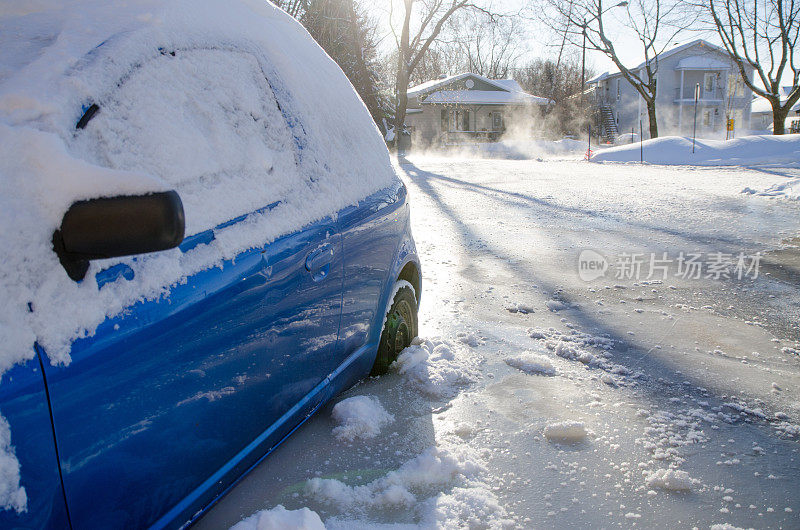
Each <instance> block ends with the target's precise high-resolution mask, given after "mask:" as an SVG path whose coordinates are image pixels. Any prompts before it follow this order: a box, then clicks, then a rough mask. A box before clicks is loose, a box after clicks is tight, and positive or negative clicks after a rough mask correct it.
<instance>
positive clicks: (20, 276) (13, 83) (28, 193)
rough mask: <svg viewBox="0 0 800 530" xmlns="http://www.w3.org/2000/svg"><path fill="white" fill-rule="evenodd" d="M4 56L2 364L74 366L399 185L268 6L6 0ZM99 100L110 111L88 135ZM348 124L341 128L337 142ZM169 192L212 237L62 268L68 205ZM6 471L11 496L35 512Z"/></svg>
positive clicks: (326, 66)
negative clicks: (86, 349)
mask: <svg viewBox="0 0 800 530" xmlns="http://www.w3.org/2000/svg"><path fill="white" fill-rule="evenodd" d="M0 49H2V50H3V52H2V54H0V189H2V190H3V193H2V194H0V226H1V227H3V228H2V230H0V246H2V248H3V249H4V251H3V254H2V256H0V294H2V297H3V304H2V305H0V337H2V338H3V348H2V350H1V351H0V375H2V373H3V372H5V371H6V370H8V369H9V368H10V367H11V366H13V365H14V364H15V363H18V362H23V361H25V360H28V359H31V358H32V357H33V344H34V342H35V341H38V342H39V343H40V344H41V345H42V346H43V347H44V348H45V350H46V351H47V353H48V356H49V359H50V362H52V363H68V362H69V361H70V348H71V344H72V341H73V340H75V339H77V338H80V337H85V336H90V335H91V334H92V333H93V332H94V330H95V329H96V328H97V326H98V325H99V324H100V323H102V322H103V321H104V320H105V319H106V318H109V317H112V316H115V315H117V314H119V313H121V312H122V311H124V309H125V308H126V307H128V306H130V305H131V304H133V303H134V302H136V301H139V300H142V299H147V300H152V299H157V298H158V297H160V296H163V295H165V294H166V293H168V292H169V289H170V287H171V286H173V285H176V284H178V283H180V282H182V281H184V280H185V279H186V278H187V277H188V276H189V275H191V274H194V273H197V272H199V271H201V270H204V269H207V268H210V267H213V266H215V265H218V264H220V262H221V259H229V258H233V257H235V256H236V255H237V254H238V253H239V252H241V251H243V250H246V249H248V248H252V247H256V246H260V245H263V244H264V243H267V242H269V241H270V240H272V239H274V238H277V237H279V236H281V235H284V234H287V233H290V232H292V231H294V230H296V229H298V228H300V227H302V226H304V225H306V224H308V223H311V222H313V221H315V220H318V219H322V218H324V217H326V216H328V215H331V214H334V213H335V212H336V211H338V210H340V209H341V208H343V207H345V206H347V205H350V204H354V203H356V202H357V201H358V200H359V199H361V198H363V197H365V196H367V195H368V194H370V193H372V192H374V191H377V190H378V189H381V188H382V187H385V186H387V185H389V184H390V183H391V181H392V179H393V178H394V176H393V172H394V170H393V169H392V167H391V164H390V161H389V154H388V151H387V150H386V147H385V145H384V143H383V141H382V140H381V137H380V134H379V133H378V131H377V128H376V127H375V125H374V123H373V122H372V119H371V118H370V116H369V114H368V113H367V111H366V108H365V107H364V105H363V103H362V102H361V100H360V99H359V98H358V96H357V95H356V93H355V91H354V90H353V88H352V86H351V85H350V83H349V82H348V80H347V78H346V77H345V76H344V74H343V73H342V71H341V70H340V69H339V67H338V66H337V65H336V64H335V63H334V62H333V61H332V60H331V59H330V58H329V57H328V56H327V55H326V54H325V53H323V52H322V50H321V49H320V48H319V46H317V44H316V43H315V42H314V41H313V40H312V39H311V37H310V36H309V35H308V33H307V32H306V30H305V29H304V28H303V27H302V26H301V25H300V24H299V23H298V22H297V21H296V20H294V19H293V18H291V17H290V16H289V15H287V14H286V13H284V12H283V11H281V10H279V9H277V8H275V7H274V6H272V5H271V4H270V3H269V2H264V1H262V0H133V1H130V2H126V3H125V4H124V5H120V4H116V3H107V2H103V1H100V0H87V1H75V2H68V3H64V2H61V1H56V0H42V1H40V2H35V3H25V4H24V5H22V4H20V3H19V2H15V1H13V0H0ZM171 52H174V55H173V53H171ZM323 102H324V104H323ZM92 104H96V105H98V106H99V109H100V110H99V112H98V113H97V114H96V116H95V117H94V118H93V119H92V120H91V121H90V122H89V123H88V125H87V126H86V128H85V129H81V130H78V129H76V124H77V122H78V121H79V119H80V118H81V116H82V115H83V114H84V112H85V111H86V109H87V108H89V106H90V105H92ZM342 123H347V124H348V129H349V130H348V131H347V134H337V135H331V134H330V131H333V130H337V131H339V130H341V124H342ZM168 189H175V190H177V191H178V193H179V194H180V195H181V198H182V199H183V204H184V209H185V214H186V226H187V235H192V234H194V233H197V232H201V231H204V230H207V229H214V232H215V239H214V241H212V242H211V243H209V244H208V245H199V246H197V247H195V248H193V249H191V250H189V251H187V252H186V253H182V252H181V251H179V250H177V249H174V250H171V251H167V252H160V253H156V254H152V255H143V256H138V257H137V258H136V261H133V259H132V258H122V259H115V260H106V261H105V262H103V263H102V265H101V264H99V263H98V262H93V263H92V265H91V267H90V269H89V272H88V275H87V277H86V279H85V280H84V281H83V282H81V283H75V282H73V281H72V280H70V279H69V278H68V277H67V274H66V273H65V271H64V270H63V268H62V267H61V265H60V264H59V261H58V259H57V257H56V255H55V253H54V252H53V250H52V243H51V240H52V235H53V232H54V230H55V229H57V228H58V227H59V226H60V224H61V219H62V217H63V215H64V213H65V212H66V210H67V209H68V208H69V206H70V205H71V204H72V203H73V202H75V201H78V200H81V199H91V198H97V197H111V196H116V195H125V194H127V195H130V194H145V193H152V192H157V191H164V190H168ZM276 202H277V203H279V204H278V205H277V206H276V207H275V208H274V209H273V210H271V211H270V212H266V213H262V214H252V212H254V211H255V210H258V209H260V208H263V207H265V206H267V205H270V204H272V203H276ZM246 214H250V215H249V217H248V218H247V219H246V220H245V221H243V222H241V223H237V224H235V225H232V226H228V227H226V228H221V229H215V228H214V227H216V226H218V225H220V223H222V222H224V221H228V220H230V219H233V218H236V217H238V216H241V215H246ZM119 262H125V263H126V264H127V265H128V266H129V267H130V268H131V269H132V270H133V272H134V277H133V279H132V280H130V281H128V280H125V279H120V280H118V281H116V282H111V283H108V284H106V285H105V286H104V287H103V289H102V290H100V289H99V287H98V284H97V282H96V280H95V274H96V273H97V272H99V271H100V270H101V268H103V267H108V266H110V265H113V264H115V263H119ZM0 462H2V466H3V468H2V470H1V471H2V472H1V473H0V474H2V476H3V477H6V478H8V479H9V480H10V481H11V482H14V480H15V479H14V478H13V477H15V476H17V477H18V473H15V472H13V471H14V469H11V468H15V467H18V465H17V464H14V462H16V459H15V458H14V456H13V454H12V453H9V452H8V451H3V450H2V449H0ZM7 463H11V464H9V466H10V467H9V466H7V465H6V464H7ZM12 464H13V465H12ZM9 477H10V478H9ZM11 482H9V484H10V485H9V486H8V487H5V485H4V486H2V487H0V506H9V507H15V508H16V509H18V510H20V509H24V503H21V502H20V499H22V498H23V497H22V495H21V494H20V493H19V492H20V491H21V490H20V489H19V488H18V487H17V486H16V485H15V484H16V483H14V484H11ZM4 492H5V493H4Z"/></svg>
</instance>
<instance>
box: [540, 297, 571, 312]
mask: <svg viewBox="0 0 800 530" xmlns="http://www.w3.org/2000/svg"><path fill="white" fill-rule="evenodd" d="M545 305H546V306H547V309H549V310H550V311H552V312H554V313H558V312H559V311H561V310H562V309H566V308H567V307H569V306H568V305H567V304H565V303H564V302H562V301H561V300H548V301H547V302H546V303H545Z"/></svg>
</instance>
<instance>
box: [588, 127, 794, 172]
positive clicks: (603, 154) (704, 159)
mask: <svg viewBox="0 0 800 530" xmlns="http://www.w3.org/2000/svg"><path fill="white" fill-rule="evenodd" d="M639 149H640V146H639V144H638V143H633V144H628V145H622V146H618V147H611V148H609V149H604V150H603V151H600V152H598V153H597V154H595V155H594V156H593V157H592V162H637V163H638V162H639V160H640V152H639ZM642 149H643V156H644V161H645V162H647V163H649V164H664V165H693V166H749V165H757V164H758V165H760V164H769V165H782V166H787V165H788V166H792V167H800V135H796V134H789V135H785V136H772V135H763V136H743V137H741V138H736V139H734V140H701V139H698V140H697V141H696V143H695V152H694V153H692V139H691V138H684V137H680V136H664V137H661V138H655V139H653V140H646V141H645V142H643V146H642Z"/></svg>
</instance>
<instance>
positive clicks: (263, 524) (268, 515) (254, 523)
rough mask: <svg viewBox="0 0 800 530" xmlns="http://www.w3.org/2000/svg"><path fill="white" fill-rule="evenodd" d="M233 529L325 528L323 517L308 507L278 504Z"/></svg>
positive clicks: (301, 529) (304, 529)
mask: <svg viewBox="0 0 800 530" xmlns="http://www.w3.org/2000/svg"><path fill="white" fill-rule="evenodd" d="M231 530H325V525H324V524H323V523H322V519H320V518H319V515H317V513H316V512H312V511H311V510H309V509H308V508H301V509H299V510H287V509H286V508H284V507H283V506H282V505H280V504H279V505H277V506H276V507H274V508H271V509H269V510H261V511H260V512H256V513H254V514H253V515H251V516H250V517H248V518H247V519H243V520H242V521H239V522H238V523H236V524H235V525H233V526H232V527H231Z"/></svg>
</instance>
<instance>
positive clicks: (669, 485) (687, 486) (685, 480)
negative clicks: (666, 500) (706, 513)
mask: <svg viewBox="0 0 800 530" xmlns="http://www.w3.org/2000/svg"><path fill="white" fill-rule="evenodd" d="M644 482H645V484H647V487H649V488H661V489H663V490H667V491H691V489H692V487H694V485H695V484H698V483H699V482H700V481H699V480H697V479H693V478H691V477H690V476H689V473H687V472H686V471H683V470H680V469H659V470H657V471H653V472H652V473H650V474H649V475H647V476H646V477H645V480H644Z"/></svg>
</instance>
